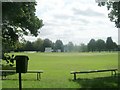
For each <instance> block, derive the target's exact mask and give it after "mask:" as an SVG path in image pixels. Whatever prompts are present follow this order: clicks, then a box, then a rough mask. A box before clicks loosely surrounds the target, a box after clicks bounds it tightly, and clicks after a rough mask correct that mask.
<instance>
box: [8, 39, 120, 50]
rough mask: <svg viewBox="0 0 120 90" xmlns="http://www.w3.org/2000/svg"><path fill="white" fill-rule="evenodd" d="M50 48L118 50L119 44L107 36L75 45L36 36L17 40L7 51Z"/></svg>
mask: <svg viewBox="0 0 120 90" xmlns="http://www.w3.org/2000/svg"><path fill="white" fill-rule="evenodd" d="M48 47H49V48H51V49H52V50H53V52H57V51H58V50H60V51H61V52H95V51H99V52H101V51H118V50H120V49H119V47H120V46H119V45H117V44H116V43H115V42H114V41H113V40H112V38H111V37H107V39H106V41H104V40H102V39H98V40H95V39H91V40H90V41H89V42H88V44H87V45H86V44H84V43H81V44H80V45H75V44H73V42H68V44H65V45H64V44H63V42H62V40H56V41H55V42H52V41H51V40H50V39H44V40H43V39H41V38H38V39H37V40H36V41H34V42H30V41H25V42H17V43H16V45H15V47H11V48H10V47H9V51H16V52H21V51H37V52H45V48H48Z"/></svg>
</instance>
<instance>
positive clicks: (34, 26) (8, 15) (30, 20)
mask: <svg viewBox="0 0 120 90" xmlns="http://www.w3.org/2000/svg"><path fill="white" fill-rule="evenodd" d="M35 5H37V4H36V2H3V3H2V41H3V45H2V46H3V47H4V46H5V47H7V46H8V45H9V46H12V45H14V44H15V43H16V41H18V39H19V37H22V36H23V35H28V34H31V35H33V36H37V35H38V33H39V31H38V30H39V29H40V28H41V27H42V26H43V22H42V20H40V19H39V18H38V17H37V16H36V15H35V11H36V9H35ZM6 45H7V46H6Z"/></svg>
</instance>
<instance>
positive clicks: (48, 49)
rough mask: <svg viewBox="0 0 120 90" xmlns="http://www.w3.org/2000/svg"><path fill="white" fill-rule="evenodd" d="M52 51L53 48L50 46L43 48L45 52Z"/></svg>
mask: <svg viewBox="0 0 120 90" xmlns="http://www.w3.org/2000/svg"><path fill="white" fill-rule="evenodd" d="M52 51H53V49H52V48H51V47H46V48H45V52H52Z"/></svg>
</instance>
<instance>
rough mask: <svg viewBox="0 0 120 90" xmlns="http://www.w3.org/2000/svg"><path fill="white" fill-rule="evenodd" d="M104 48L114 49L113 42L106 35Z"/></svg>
mask: <svg viewBox="0 0 120 90" xmlns="http://www.w3.org/2000/svg"><path fill="white" fill-rule="evenodd" d="M106 48H107V50H108V51H112V50H113V49H114V42H113V40H112V38H111V37H108V38H107V40H106Z"/></svg>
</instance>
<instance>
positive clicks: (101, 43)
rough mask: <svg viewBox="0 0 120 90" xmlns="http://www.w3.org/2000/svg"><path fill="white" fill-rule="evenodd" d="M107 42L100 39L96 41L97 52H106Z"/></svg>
mask: <svg viewBox="0 0 120 90" xmlns="http://www.w3.org/2000/svg"><path fill="white" fill-rule="evenodd" d="M105 45H106V44H105V41H104V40H102V39H98V40H97V41H96V50H97V51H99V52H100V51H105Z"/></svg>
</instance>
